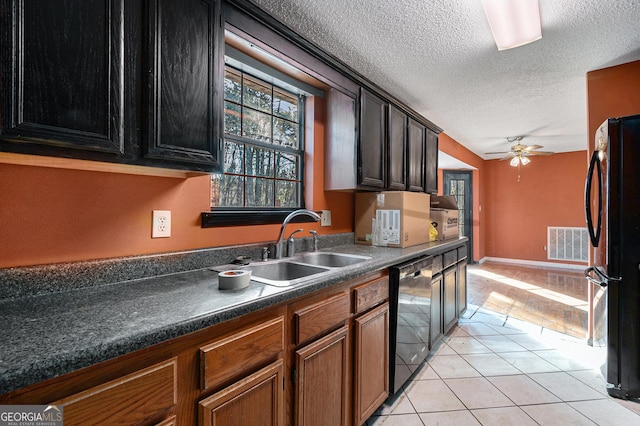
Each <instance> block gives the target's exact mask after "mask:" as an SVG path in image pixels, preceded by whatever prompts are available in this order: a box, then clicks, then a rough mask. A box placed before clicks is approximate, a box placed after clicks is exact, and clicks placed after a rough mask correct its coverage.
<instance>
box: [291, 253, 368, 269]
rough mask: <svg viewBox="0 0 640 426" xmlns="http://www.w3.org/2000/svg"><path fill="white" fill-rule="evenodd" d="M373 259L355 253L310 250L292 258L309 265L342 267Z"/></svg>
mask: <svg viewBox="0 0 640 426" xmlns="http://www.w3.org/2000/svg"><path fill="white" fill-rule="evenodd" d="M369 259H371V258H370V257H368V256H357V255H354V254H343V253H325V252H310V253H304V254H301V255H299V256H296V257H295V258H293V259H292V260H293V261H295V262H300V263H306V264H308V265H317V266H326V267H328V268H342V267H344V266H349V265H355V264H356V263H360V262H364V261H365V260H369Z"/></svg>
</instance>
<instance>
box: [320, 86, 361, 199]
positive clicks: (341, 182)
mask: <svg viewBox="0 0 640 426" xmlns="http://www.w3.org/2000/svg"><path fill="white" fill-rule="evenodd" d="M325 103H326V109H327V120H326V122H327V124H326V125H327V137H326V141H325V143H326V149H325V167H324V189H326V190H345V189H355V188H356V186H357V183H356V175H357V173H356V167H357V164H358V160H357V157H356V152H357V149H356V146H357V142H358V140H357V133H356V101H355V99H354V98H352V97H351V96H349V95H346V94H344V93H342V92H340V91H338V90H336V89H329V91H327V92H326V94H325Z"/></svg>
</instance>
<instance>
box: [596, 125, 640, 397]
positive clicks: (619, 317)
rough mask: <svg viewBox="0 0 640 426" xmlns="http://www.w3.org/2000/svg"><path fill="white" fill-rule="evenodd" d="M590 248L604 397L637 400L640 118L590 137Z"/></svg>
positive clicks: (639, 366)
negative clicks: (592, 144) (592, 147)
mask: <svg viewBox="0 0 640 426" xmlns="http://www.w3.org/2000/svg"><path fill="white" fill-rule="evenodd" d="M585 210H586V219H587V227H588V229H589V235H590V238H591V244H592V246H593V248H594V250H593V253H594V256H593V262H592V266H591V267H589V268H588V269H587V270H586V271H585V276H586V277H587V279H588V282H589V285H590V286H591V290H592V296H593V297H592V299H591V300H592V301H593V316H592V318H593V322H592V326H593V338H592V342H593V345H594V346H597V347H600V348H602V350H603V351H605V352H606V357H605V362H604V364H603V365H602V368H601V369H602V374H603V376H604V378H605V380H606V382H607V392H608V393H609V395H611V396H614V397H617V398H623V399H627V398H638V397H640V115H635V116H630V117H622V118H611V119H608V120H607V121H605V122H604V123H603V124H602V125H601V126H600V128H599V129H598V131H597V132H596V137H595V151H594V153H593V156H592V157H591V160H590V163H589V170H588V173H587V180H586V185H585Z"/></svg>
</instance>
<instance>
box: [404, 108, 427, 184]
mask: <svg viewBox="0 0 640 426" xmlns="http://www.w3.org/2000/svg"><path fill="white" fill-rule="evenodd" d="M425 131H426V127H425V126H423V125H422V124H420V123H418V122H417V121H415V120H414V119H412V118H409V124H408V127H407V132H408V139H407V147H408V148H407V151H408V160H407V190H408V191H415V192H424V159H425V155H424V152H425Z"/></svg>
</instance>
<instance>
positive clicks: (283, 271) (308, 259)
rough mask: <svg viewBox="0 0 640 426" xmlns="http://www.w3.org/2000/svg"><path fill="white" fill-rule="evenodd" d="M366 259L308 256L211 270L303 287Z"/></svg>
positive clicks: (225, 266)
mask: <svg viewBox="0 0 640 426" xmlns="http://www.w3.org/2000/svg"><path fill="white" fill-rule="evenodd" d="M369 259H371V258H370V257H368V256H358V255H354V254H343V253H329V252H310V253H302V254H299V255H297V256H295V257H289V258H285V259H278V260H269V261H266V262H251V263H250V264H249V265H246V266H239V267H237V266H233V265H220V266H218V267H215V268H212V269H213V270H214V271H218V272H219V271H224V270H228V269H232V268H235V269H249V270H251V280H252V281H257V282H260V283H263V284H269V285H273V286H277V287H288V286H291V285H296V284H300V283H303V282H305V281H306V280H308V279H309V278H311V277H313V276H316V275H318V274H322V273H326V272H330V271H332V270H335V269H337V268H343V267H345V266H350V265H354V264H356V263H360V262H364V261H365V260H369Z"/></svg>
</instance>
